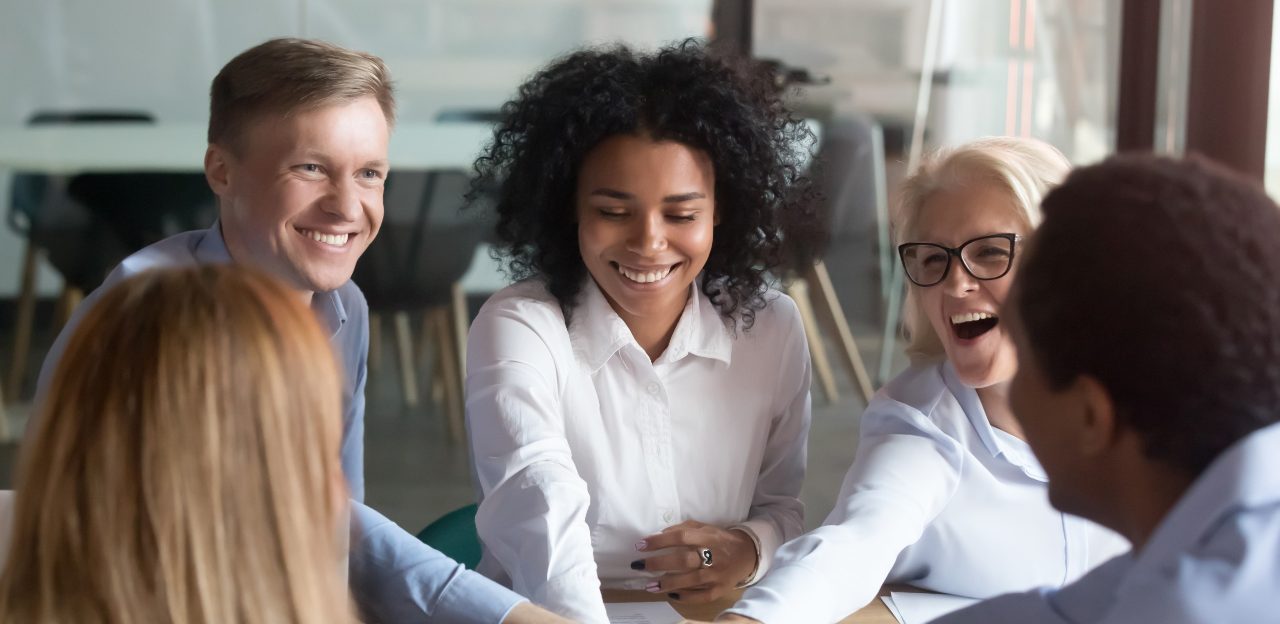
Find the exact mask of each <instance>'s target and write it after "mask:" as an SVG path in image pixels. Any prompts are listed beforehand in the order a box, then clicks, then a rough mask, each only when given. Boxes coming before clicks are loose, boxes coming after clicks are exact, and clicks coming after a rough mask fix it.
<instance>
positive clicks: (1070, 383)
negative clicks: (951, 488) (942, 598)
mask: <svg viewBox="0 0 1280 624" xmlns="http://www.w3.org/2000/svg"><path fill="white" fill-rule="evenodd" d="M1044 214H1045V219H1044V224H1043V225H1042V226H1041V227H1040V231H1039V232H1038V233H1037V234H1036V240H1035V241H1034V243H1033V245H1032V249H1031V250H1030V253H1028V254H1027V257H1026V259H1025V260H1024V262H1023V265H1022V273H1021V274H1020V275H1019V276H1018V279H1017V280H1016V284H1015V286H1014V289H1013V294H1012V296H1011V298H1010V305H1009V312H1010V313H1011V314H1006V319H1007V320H1008V321H1009V325H1010V327H1011V330H1012V333H1013V336H1014V341H1015V342H1016V343H1017V345H1018V352H1019V354H1020V355H1021V362H1022V365H1021V366H1020V367H1019V369H1018V374H1017V376H1016V377H1015V378H1014V381H1013V387H1012V390H1011V396H1010V401H1011V403H1012V406H1013V409H1014V412H1015V413H1016V414H1017V418H1018V420H1019V422H1021V424H1022V428H1023V430H1024V431H1026V435H1027V440H1028V441H1029V442H1030V443H1031V446H1032V448H1034V449H1035V452H1036V455H1037V456H1039V458H1040V461H1041V462H1042V463H1043V465H1044V468H1045V470H1046V471H1047V472H1048V473H1049V500H1050V501H1051V502H1052V503H1053V505H1054V506H1055V507H1057V508H1059V509H1062V510H1063V511H1065V512H1068V513H1073V514H1078V515H1080V516H1083V517H1086V518H1090V519H1093V520H1095V521H1097V522H1099V523H1101V524H1103V525H1106V526H1109V527H1111V528H1113V529H1115V530H1116V531H1118V532H1120V533H1121V534H1123V535H1124V536H1125V537H1127V538H1128V539H1129V541H1131V542H1132V543H1133V551H1132V552H1131V553H1128V554H1125V555H1121V556H1119V557H1116V558H1114V559H1112V560H1111V561H1109V562H1107V563H1105V564H1103V565H1102V566H1101V567H1099V568H1097V569H1096V570H1094V571H1093V572H1091V573H1089V574H1088V575H1086V576H1085V577H1083V578H1081V579H1080V580H1079V581H1077V582H1075V583H1073V584H1070V585H1068V586H1066V587H1063V588H1062V589H1058V590H1053V589H1048V588H1046V589H1040V590H1034V591H1029V592H1026V593H1021V594H1010V595H1006V596H1001V597H999V598H995V599H993V600H990V601H988V602H985V603H982V604H979V605H975V606H973V607H970V608H969V609H966V610H963V611H960V612H957V613H954V614H952V615H951V616H950V617H946V618H943V619H942V620H939V621H940V622H947V623H950V624H960V623H967V622H974V623H978V622H982V623H987V622H1043V623H1055V622H1070V623H1073V624H1085V623H1107V624H1120V623H1128V622H1160V623H1161V624H1181V623H1188V624H1189V623H1192V622H1274V621H1276V620H1277V618H1278V617H1280V613H1278V612H1280V244H1278V241H1280V208H1277V206H1276V205H1275V203H1273V202H1272V201H1271V200H1270V199H1269V198H1268V197H1267V196H1266V194H1265V193H1264V192H1263V191H1262V189H1261V188H1259V187H1258V186H1257V185H1255V184H1253V183H1251V182H1249V181H1246V180H1243V179H1240V178H1238V177H1236V176H1235V175H1234V174H1231V173H1229V172H1226V171H1224V170H1222V169H1220V168H1218V167H1216V166H1213V165H1210V164H1207V163H1205V162H1202V161H1174V160H1169V159H1164V158H1156V157H1152V156H1121V157H1113V158H1111V159H1109V160H1107V161H1106V162H1104V163H1102V164H1100V165H1095V166H1092V167H1087V168H1084V169H1081V170H1079V171H1077V172H1075V173H1074V174H1072V175H1071V176H1070V177H1069V178H1068V179H1067V181H1066V182H1065V183H1064V184H1063V185H1062V186H1061V187H1060V188H1059V189H1058V190H1056V191H1054V192H1053V193H1051V194H1050V195H1049V196H1048V197H1047V198H1046V199H1045V202H1044ZM1084 299H1087V300H1088V301H1093V302H1107V303H1106V304H1105V305H1093V304H1089V303H1088V302H1087V301H1084Z"/></svg>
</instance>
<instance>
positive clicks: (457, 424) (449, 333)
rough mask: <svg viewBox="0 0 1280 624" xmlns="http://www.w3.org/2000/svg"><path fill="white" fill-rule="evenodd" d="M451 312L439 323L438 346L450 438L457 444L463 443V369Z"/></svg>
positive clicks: (443, 316) (442, 317)
mask: <svg viewBox="0 0 1280 624" xmlns="http://www.w3.org/2000/svg"><path fill="white" fill-rule="evenodd" d="M449 316H450V314H449V313H448V312H445V313H444V314H442V315H441V320H442V322H441V323H439V324H437V325H436V327H437V328H438V329H439V331H438V333H437V334H436V348H437V349H438V350H439V351H440V372H441V376H440V377H441V381H442V382H443V385H444V414H445V422H446V423H447V425H448V429H449V439H450V440H452V441H453V442H454V443H455V444H460V443H462V431H463V427H464V424H463V422H462V419H463V410H464V409H465V406H464V405H463V398H462V370H461V369H459V368H458V353H457V340H456V337H455V336H454V335H453V330H452V329H451V327H452V325H453V324H452V323H450V322H449V318H448V317H449Z"/></svg>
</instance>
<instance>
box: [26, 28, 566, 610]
mask: <svg viewBox="0 0 1280 624" xmlns="http://www.w3.org/2000/svg"><path fill="white" fill-rule="evenodd" d="M209 109H210V110H209V136H208V138H209V144H208V148H207V151H206V153H205V176H206V178H207V179H208V181H209V185H210V187H211V188H212V189H213V192H214V194H215V195H216V196H217V197H218V222H217V223H215V224H214V225H213V226H212V227H210V228H209V229H206V230H196V231H192V232H184V233H182V234H178V235H175V236H172V237H169V238H167V239H165V240H162V241H160V242H158V243H155V244H154V245H151V246H149V247H147V248H145V249H142V250H140V251H138V252H137V253H135V254H133V255H131V256H129V257H128V258H126V259H125V260H124V261H123V262H121V263H120V266H118V267H116V268H115V270H114V271H112V272H111V275H109V276H108V277H107V279H106V281H104V282H103V286H102V287H100V288H98V289H97V290H95V291H94V292H93V293H92V294H91V295H90V296H89V297H88V298H87V299H85V302H84V305H82V306H80V308H79V309H78V310H77V311H76V314H75V315H74V316H73V317H72V319H71V321H70V322H69V323H68V324H67V327H65V328H64V329H63V331H62V333H61V334H60V335H59V337H58V339H57V340H56V341H55V342H54V345H53V347H52V348H51V349H50V350H49V355H48V356H47V357H46V358H45V362H44V366H43V368H42V369H41V373H40V383H39V387H40V391H39V392H38V393H37V394H38V395H40V396H41V397H42V396H43V395H44V393H45V391H46V390H47V389H48V388H49V387H50V384H51V382H52V380H53V374H54V371H55V370H57V366H58V361H59V360H60V359H61V357H62V352H63V350H64V349H65V348H66V346H67V342H68V340H70V337H71V336H72V335H73V334H74V332H75V328H76V326H77V325H78V324H79V323H80V321H81V319H83V318H85V316H86V315H87V314H89V313H90V311H91V310H92V309H93V307H94V306H95V305H97V302H98V301H99V300H100V299H101V298H102V297H103V295H104V293H106V292H109V291H110V287H111V286H113V285H115V284H117V283H119V282H121V281H123V280H125V279H126V278H128V277H130V276H132V275H136V274H138V273H141V272H143V271H147V270H150V269H156V268H164V267H178V266H191V265H199V264H225V263H235V264H243V265H246V266H251V267H255V268H257V269H260V270H263V271H266V272H267V273H269V274H271V275H272V276H273V277H275V278H276V279H279V280H281V281H282V282H283V283H284V284H285V285H286V286H287V287H289V288H290V289H292V290H293V292H294V294H296V295H297V296H298V297H299V298H300V300H302V301H304V302H306V303H307V305H309V306H310V308H311V311H312V312H314V313H315V315H316V318H317V319H319V321H320V324H321V326H322V327H323V328H324V329H325V331H326V332H327V334H328V336H329V341H330V343H331V344H332V346H333V349H334V351H335V352H336V353H337V356H338V359H339V360H340V364H341V368H342V382H343V385H342V399H343V429H342V469H343V473H344V474H345V476H346V479H347V483H348V486H349V487H350V492H351V498H352V503H353V504H352V512H351V519H352V521H351V528H352V531H351V543H350V575H349V580H350V583H351V589H352V592H353V593H354V595H355V598H356V601H357V603H358V606H359V607H360V609H361V615H362V616H364V617H366V618H369V619H373V620H378V621H388V622H403V621H423V620H427V621H431V620H435V621H447V622H507V623H514V622H534V621H543V620H540V619H538V618H544V617H546V618H550V617H553V616H551V615H550V614H548V613H546V612H545V611H544V610H542V609H538V608H537V607H534V606H533V605H531V604H528V603H527V602H526V601H524V600H523V599H522V598H521V597H520V596H518V595H516V594H514V593H512V592H511V591H509V590H507V589H505V588H503V587H500V586H498V585H497V584H495V583H492V582H490V581H489V580H488V579H485V578H483V577H482V576H480V575H478V574H476V573H474V572H471V571H468V570H466V569H465V568H464V567H463V566H461V565H460V564H458V563H457V562H455V561H453V560H451V559H449V558H448V557H446V556H444V555H443V554H441V553H439V552H438V551H436V550H434V549H432V548H429V547H427V546H426V545H424V544H422V543H421V542H419V541H418V540H417V538H415V537H414V536H413V535H411V534H409V533H407V532H405V531H404V530H403V529H401V528H400V527H399V526H397V525H396V524H395V523H393V522H391V521H390V520H388V519H387V518H385V517H383V516H382V515H381V514H379V513H378V512H376V511H374V510H373V509H371V508H369V507H367V506H365V505H363V504H362V501H363V499H364V465H363V464H364V406H365V401H364V387H365V378H366V373H367V366H366V362H367V359H368V349H369V325H368V315H369V306H368V304H367V303H366V302H365V299H364V295H363V294H361V292H360V289H359V288H358V287H357V286H356V284H355V283H354V282H352V281H351V272H352V270H353V269H354V268H355V264H356V260H357V259H358V258H359V257H360V255H361V254H362V253H364V250H365V249H366V248H367V247H368V246H369V243H370V242H372V241H373V239H374V237H375V236H376V235H377V233H378V229H379V227H380V226H381V224H382V215H383V205H382V191H383V181H384V180H385V178H386V175H387V172H388V168H389V162H388V158H387V144H388V142H389V139H390V132H391V126H392V124H393V122H394V120H395V97H394V94H393V92H392V86H391V77H390V74H389V72H388V71H387V68H386V65H385V64H384V63H383V62H382V59H379V58H378V57H376V56H373V55H371V54H366V53H362V52H355V51H352V50H347V49H344V48H341V47H338V46H335V45H332V44H328V43H324V42H321V41H311V40H303V39H273V40H270V41H267V42H265V43H262V44H260V45H257V46H254V47H252V48H250V49H248V50H246V51H244V52H242V53H240V54H239V55H237V56H236V57H235V58H233V59H232V60H231V61H230V62H228V63H227V64H226V65H225V66H224V67H223V68H222V69H221V70H220V71H219V72H218V75H217V76H216V77H215V78H214V79H213V84H212V86H211V88H210V103H209ZM119 364H120V365H129V363H128V362H123V363H119ZM38 398H39V397H38ZM175 417H178V415H176V414H175ZM192 485H193V486H194V485H196V484H192Z"/></svg>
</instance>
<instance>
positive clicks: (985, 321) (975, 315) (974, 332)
mask: <svg viewBox="0 0 1280 624" xmlns="http://www.w3.org/2000/svg"><path fill="white" fill-rule="evenodd" d="M999 322H1000V319H999V318H998V317H996V315H994V314H991V313H990V312H968V313H965V314H953V315H951V329H952V331H954V332H955V333H956V337H958V338H960V339H962V340H972V339H974V338H977V337H978V336H981V335H983V334H985V333H987V332H989V331H991V330H992V329H995V327H996V325H997V324H998V323H999Z"/></svg>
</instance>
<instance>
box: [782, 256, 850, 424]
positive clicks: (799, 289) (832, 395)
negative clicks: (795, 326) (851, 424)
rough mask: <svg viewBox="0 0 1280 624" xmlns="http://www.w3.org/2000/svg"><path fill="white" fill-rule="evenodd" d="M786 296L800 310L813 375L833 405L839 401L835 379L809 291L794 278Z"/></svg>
mask: <svg viewBox="0 0 1280 624" xmlns="http://www.w3.org/2000/svg"><path fill="white" fill-rule="evenodd" d="M787 294H788V295H790V296H791V298H792V299H794V300H795V302H796V307H797V308H799V310H800V321H801V322H802V323H803V324H804V335H805V338H806V339H807V340H808V341H809V357H810V359H812V360H813V375H814V377H815V378H816V379H817V381H818V387H820V388H822V394H823V396H825V397H826V398H827V401H829V402H831V403H835V402H836V401H838V400H840V393H839V392H837V391H836V378H835V375H834V374H833V373H832V371H831V362H830V361H829V360H827V348H826V347H825V346H823V344H822V334H821V333H820V332H819V331H818V321H817V319H815V318H814V317H813V304H812V302H810V301H809V289H808V288H806V287H805V283H804V280H803V279H800V278H795V279H793V280H791V283H790V284H789V285H787Z"/></svg>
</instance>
